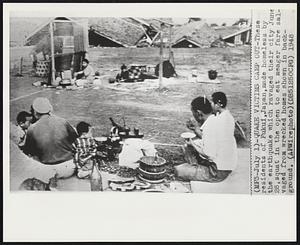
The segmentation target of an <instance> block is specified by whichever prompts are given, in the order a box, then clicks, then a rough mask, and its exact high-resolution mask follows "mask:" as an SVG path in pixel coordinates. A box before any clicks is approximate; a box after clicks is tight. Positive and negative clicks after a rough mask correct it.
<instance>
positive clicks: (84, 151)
mask: <svg viewBox="0 0 300 245" xmlns="http://www.w3.org/2000/svg"><path fill="white" fill-rule="evenodd" d="M76 130H77V133H78V135H79V137H78V138H77V139H76V140H75V142H74V147H75V157H74V162H75V164H76V166H77V177H78V178H80V179H82V178H88V177H89V175H90V173H91V172H92V168H93V157H94V156H96V152H97V144H96V141H95V140H94V138H93V135H92V126H91V125H90V124H88V123H86V122H80V123H78V124H77V126H76Z"/></svg>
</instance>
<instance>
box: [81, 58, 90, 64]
mask: <svg viewBox="0 0 300 245" xmlns="http://www.w3.org/2000/svg"><path fill="white" fill-rule="evenodd" d="M82 62H86V63H88V64H89V63H90V62H89V60H88V59H83V60H82Z"/></svg>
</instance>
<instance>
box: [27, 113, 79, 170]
mask: <svg viewBox="0 0 300 245" xmlns="http://www.w3.org/2000/svg"><path fill="white" fill-rule="evenodd" d="M76 138H77V134H76V132H75V130H74V129H73V127H72V126H71V125H70V124H69V123H68V122H67V121H66V120H65V119H63V118H60V117H57V116H55V115H43V116H42V117H41V118H40V119H39V120H38V121H37V122H36V123H34V124H32V125H31V126H30V127H29V129H28V134H27V139H26V143H25V144H26V151H27V153H30V154H32V155H34V156H37V157H38V158H39V160H40V161H41V162H42V163H45V164H57V163H61V162H64V161H67V160H70V159H72V157H73V153H72V143H73V142H74V141H75V139H76Z"/></svg>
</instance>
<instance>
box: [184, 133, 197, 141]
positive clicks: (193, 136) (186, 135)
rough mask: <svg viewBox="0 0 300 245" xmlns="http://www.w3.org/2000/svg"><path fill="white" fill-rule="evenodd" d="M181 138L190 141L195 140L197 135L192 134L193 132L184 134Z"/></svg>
mask: <svg viewBox="0 0 300 245" xmlns="http://www.w3.org/2000/svg"><path fill="white" fill-rule="evenodd" d="M180 136H181V138H184V139H186V140H188V139H192V138H195V137H196V134H195V133H192V132H184V133H182V134H181V135H180Z"/></svg>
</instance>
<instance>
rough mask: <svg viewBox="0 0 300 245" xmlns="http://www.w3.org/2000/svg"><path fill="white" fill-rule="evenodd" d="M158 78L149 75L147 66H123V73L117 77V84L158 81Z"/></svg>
mask: <svg viewBox="0 0 300 245" xmlns="http://www.w3.org/2000/svg"><path fill="white" fill-rule="evenodd" d="M156 78H157V77H156V76H154V75H151V74H148V73H147V66H146V65H130V67H129V68H128V67H127V66H126V65H124V64H123V65H122V66H121V73H119V74H118V75H117V76H116V82H125V83H133V82H143V81H144V80H145V79H156Z"/></svg>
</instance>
